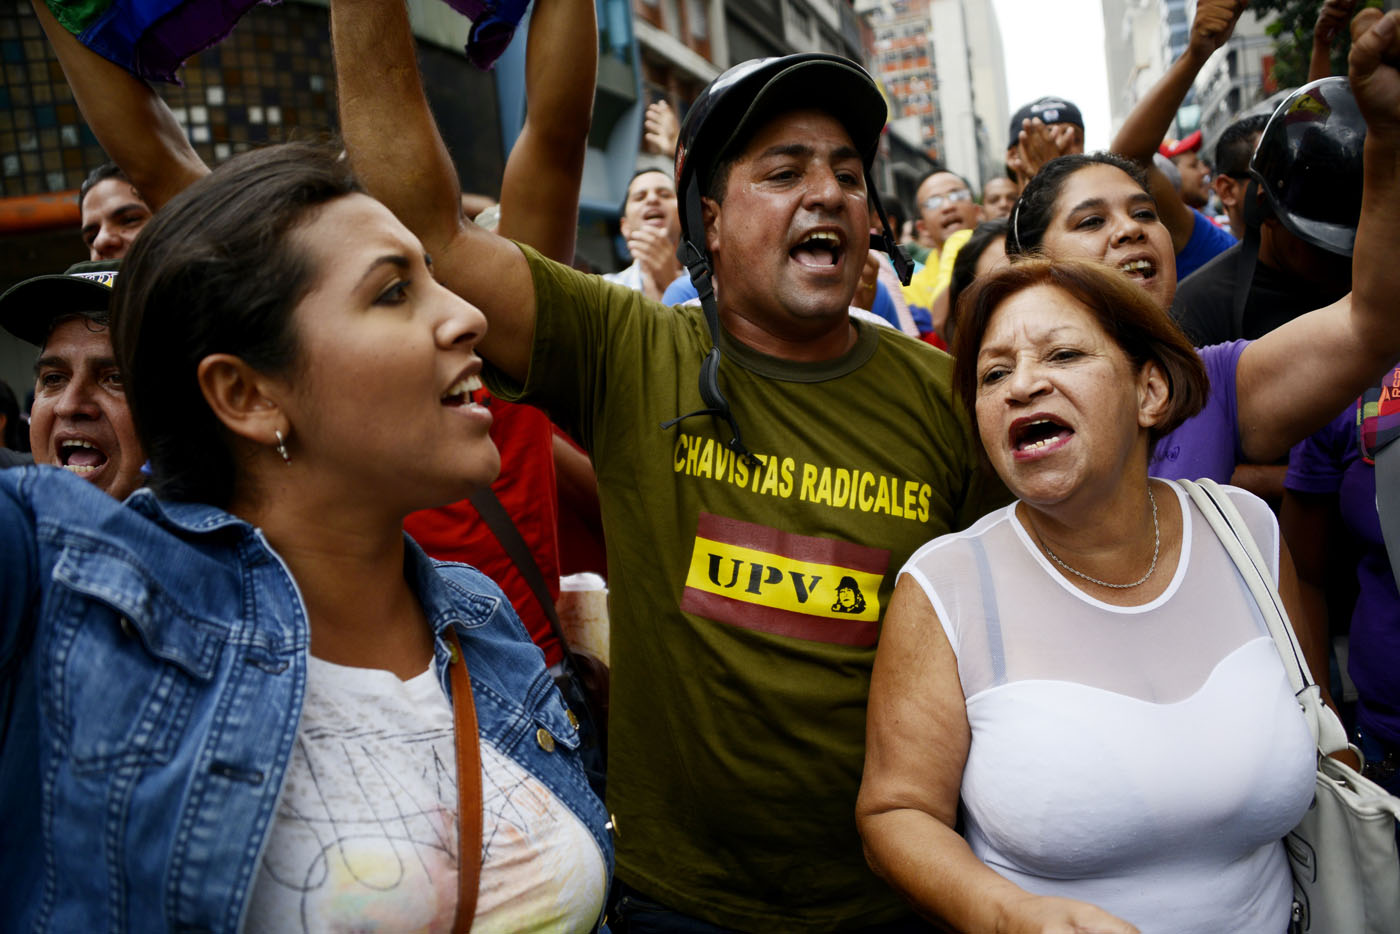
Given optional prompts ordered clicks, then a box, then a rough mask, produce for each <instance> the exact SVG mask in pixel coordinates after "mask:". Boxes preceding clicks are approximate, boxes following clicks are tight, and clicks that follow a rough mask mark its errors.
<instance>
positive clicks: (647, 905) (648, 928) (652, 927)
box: [608, 881, 935, 934]
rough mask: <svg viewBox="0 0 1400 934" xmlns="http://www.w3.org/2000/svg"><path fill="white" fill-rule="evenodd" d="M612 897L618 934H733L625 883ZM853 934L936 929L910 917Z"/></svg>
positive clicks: (611, 919) (925, 933) (917, 933)
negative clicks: (647, 895)
mask: <svg viewBox="0 0 1400 934" xmlns="http://www.w3.org/2000/svg"><path fill="white" fill-rule="evenodd" d="M613 897H614V901H613V906H612V910H611V911H609V912H608V925H609V927H610V928H611V929H612V931H614V932H615V934H732V930H731V929H730V928H724V927H719V926H718V925H714V924H711V923H710V922H708V921H701V920H700V919H699V918H692V917H690V916H689V915H684V914H681V913H680V912H679V911H675V910H673V909H671V908H667V907H666V906H665V905H662V904H660V903H658V902H654V901H652V900H651V899H649V898H647V897H646V896H645V895H643V894H642V893H640V892H638V891H637V890H636V889H634V888H632V887H631V886H630V885H626V884H624V883H622V882H617V881H614V882H613ZM853 930H854V932H855V934H932V932H933V931H934V930H935V929H934V927H933V926H932V925H930V924H929V923H928V922H926V921H921V920H919V919H918V918H914V917H909V918H905V919H903V920H901V921H891V922H889V923H886V924H877V925H874V926H873V927H867V928H858V929H853Z"/></svg>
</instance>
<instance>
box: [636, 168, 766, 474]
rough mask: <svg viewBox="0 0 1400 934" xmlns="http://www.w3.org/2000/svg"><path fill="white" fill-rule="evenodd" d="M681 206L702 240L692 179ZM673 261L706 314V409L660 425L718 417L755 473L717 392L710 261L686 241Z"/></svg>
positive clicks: (733, 447)
mask: <svg viewBox="0 0 1400 934" xmlns="http://www.w3.org/2000/svg"><path fill="white" fill-rule="evenodd" d="M682 204H683V205H684V209H685V212H686V226H687V228H688V229H689V230H695V231H700V233H701V236H703V235H704V230H705V222H704V217H703V215H702V213H701V208H700V185H699V183H698V182H697V181H696V180H695V177H694V176H691V178H690V181H689V183H688V184H687V185H686V190H685V194H684V200H683V201H682ZM676 258H677V259H679V260H680V261H681V265H683V266H684V267H685V268H686V271H687V272H689V273H690V281H691V283H693V284H694V286H695V290H696V291H697V292H698V293H700V307H701V308H702V309H703V310H704V312H705V324H706V325H707V326H708V327H709V330H710V352H709V353H708V354H707V355H706V356H705V360H704V362H703V363H701V364H700V401H701V402H703V403H704V404H705V407H704V408H703V409H696V410H695V411H694V412H687V413H686V414H684V415H677V416H676V417H675V418H671V419H667V420H666V421H664V422H662V423H661V428H662V430H663V431H664V430H666V429H668V428H671V427H673V426H675V425H677V424H679V423H680V422H682V421H684V420H685V419H687V418H693V417H695V416H697V415H715V416H718V417H719V418H722V419H724V420H725V421H726V422H728V423H729V430H730V432H731V434H732V437H730V439H729V445H728V447H729V449H730V450H731V451H733V452H734V453H735V454H737V455H738V456H739V457H742V458H743V459H744V463H746V464H748V465H749V467H750V468H753V469H755V470H757V469H759V468H760V467H762V466H763V465H762V463H761V462H760V461H759V460H758V458H757V457H755V456H754V455H753V454H752V453H750V451H749V449H748V448H746V447H745V446H744V441H743V438H742V437H741V436H740V434H739V423H738V421H736V420H735V418H734V413H733V412H732V411H731V410H730V408H729V400H728V399H726V398H725V397H724V392H723V391H722V390H721V389H720V388H719V361H720V352H719V307H718V306H717V305H716V304H715V289H714V271H713V270H711V269H710V261H709V259H708V257H707V256H706V255H705V253H704V252H702V251H701V250H700V248H699V247H697V246H696V245H695V244H694V243H693V242H691V241H690V240H689V239H686V240H683V241H682V242H681V245H680V249H678V250H677V251H676Z"/></svg>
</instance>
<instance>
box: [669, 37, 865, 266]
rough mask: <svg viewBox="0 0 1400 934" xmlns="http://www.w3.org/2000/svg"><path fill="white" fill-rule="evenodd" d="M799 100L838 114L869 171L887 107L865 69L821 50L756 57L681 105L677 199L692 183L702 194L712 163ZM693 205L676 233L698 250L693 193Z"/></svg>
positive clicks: (683, 214) (699, 232)
mask: <svg viewBox="0 0 1400 934" xmlns="http://www.w3.org/2000/svg"><path fill="white" fill-rule="evenodd" d="M804 101H811V102H812V106H813V107H814V108H815V109H819V110H825V111H827V112H829V113H830V114H831V115H832V116H833V117H835V118H836V119H837V120H839V121H841V124H842V125H843V126H844V127H845V128H846V132H847V133H849V134H850V136H851V141H852V142H853V143H855V146H856V149H857V150H858V151H859V152H860V154H861V158H862V159H863V160H864V162H865V169H866V172H867V173H869V171H870V167H871V165H872V164H873V163H874V161H875V153H876V151H877V150H878V149H879V146H880V131H881V130H882V129H884V126H885V115H886V113H887V109H886V107H885V99H884V97H883V96H882V95H881V94H880V89H879V88H878V87H876V85H875V81H874V80H873V79H872V78H871V77H870V75H869V74H868V73H867V72H866V71H865V69H864V68H862V67H860V66H859V65H857V64H856V63H855V62H853V61H850V60H849V59H845V58H841V57H839V56H836V55H827V54H825V53H822V52H807V53H801V54H798V55H784V56H782V57H779V58H755V59H750V60H749V61H747V62H741V63H740V64H738V65H735V66H734V67H733V68H731V69H729V70H728V71H726V72H725V73H724V74H722V75H720V76H719V77H718V78H716V79H715V80H714V81H711V82H710V84H709V86H708V87H706V88H705V90H703V91H701V92H700V96H699V97H698V98H696V100H695V103H693V104H691V105H690V110H688V111H687V112H686V115H685V120H684V122H682V123H681V131H680V137H679V139H678V141H677V144H676V191H677V193H679V194H680V195H681V199H682V201H683V202H686V201H687V199H686V194H687V192H688V191H689V189H690V186H691V183H692V182H693V183H694V184H695V192H696V194H697V195H701V194H705V193H706V191H707V190H708V189H709V186H710V180H711V178H712V177H713V174H714V170H715V168H716V167H717V166H718V165H719V164H720V163H721V162H722V161H724V159H725V158H726V157H730V156H733V155H734V152H735V150H737V149H738V148H739V147H740V146H742V145H743V143H744V142H745V141H746V140H747V139H748V137H749V136H750V135H751V134H752V133H753V132H754V130H756V129H757V128H758V127H759V126H761V125H762V124H763V123H764V122H766V121H767V120H768V119H770V118H771V117H773V116H775V115H777V114H779V113H781V112H783V111H787V110H794V109H797V108H799V107H801V106H803V102H804ZM871 190H872V191H873V190H874V189H873V188H871ZM687 206H689V205H687ZM694 207H695V210H694V216H693V217H691V216H689V215H690V214H691V212H690V211H688V210H683V211H682V212H681V237H682V239H685V240H690V241H691V242H692V243H695V244H696V245H697V246H698V247H700V248H701V250H702V252H703V244H704V242H705V235H704V229H703V227H702V226H701V221H700V205H699V201H698V200H697V201H696V203H695V206H694Z"/></svg>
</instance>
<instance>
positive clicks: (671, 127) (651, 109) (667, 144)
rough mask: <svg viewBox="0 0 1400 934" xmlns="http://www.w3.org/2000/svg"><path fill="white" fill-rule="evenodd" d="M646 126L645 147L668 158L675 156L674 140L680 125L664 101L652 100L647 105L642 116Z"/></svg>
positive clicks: (679, 131) (679, 130) (676, 137)
mask: <svg viewBox="0 0 1400 934" xmlns="http://www.w3.org/2000/svg"><path fill="white" fill-rule="evenodd" d="M642 124H643V126H645V128H646V132H645V134H644V136H645V138H646V144H647V149H649V150H650V151H652V152H654V153H659V154H660V155H663V156H665V157H666V158H668V159H672V158H675V155H676V140H678V139H680V135H681V125H680V123H679V122H677V120H676V112H675V111H674V110H672V109H671V105H670V104H668V103H666V102H665V101H652V102H651V103H650V104H648V105H647V111H646V115H645V116H644V117H643V118H642Z"/></svg>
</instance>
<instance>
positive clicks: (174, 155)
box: [32, 0, 209, 211]
mask: <svg viewBox="0 0 1400 934" xmlns="http://www.w3.org/2000/svg"><path fill="white" fill-rule="evenodd" d="M32 2H33V4H34V13H35V15H37V16H38V17H39V24H40V25H41V26H42V27H43V29H44V33H45V35H47V36H48V37H49V44H50V45H52V46H53V50H54V54H55V55H57V56H58V63H59V64H60V65H62V66H63V75H64V77H66V78H67V79H68V86H69V87H70V88H72V89H73V99H74V100H75V101H77V102H78V109H79V110H81V111H82V113H83V119H84V120H85V121H87V125H88V127H90V128H91V129H92V134H93V136H96V137H97V142H98V143H100V144H101V146H102V148H103V149H104V150H106V152H107V155H108V156H110V157H111V159H112V161H113V162H115V163H116V164H117V165H119V166H121V169H122V171H123V172H125V173H126V177H127V178H129V179H131V184H133V185H135V186H136V190H137V191H139V192H140V193H141V197H142V198H143V199H145V201H146V204H147V206H149V207H150V209H151V210H152V211H157V210H159V209H160V207H161V205H163V204H165V202H167V201H169V200H170V199H171V198H173V197H175V195H177V194H179V193H180V192H181V191H182V190H184V188H185V187H186V186H188V185H190V184H191V183H193V182H195V181H198V180H199V179H200V178H202V177H203V176H205V175H207V174H208V172H209V167H208V166H207V165H205V164H204V160H203V159H201V158H199V154H198V153H196V152H195V151H194V147H193V146H191V145H190V141H189V140H188V139H187V138H186V137H185V131H184V129H182V128H181V126H180V123H179V121H178V120H176V119H175V115H174V114H173V113H171V111H170V108H169V107H168V106H167V105H166V103H165V101H164V100H162V99H161V97H160V95H158V94H156V92H155V91H153V90H151V86H150V85H149V84H147V83H146V82H145V81H142V80H141V79H140V78H138V77H136V76H135V75H133V74H132V73H131V72H129V71H127V70H126V69H125V68H122V67H121V66H120V65H117V64H115V63H113V62H109V61H107V59H105V58H103V57H102V56H101V55H98V54H97V53H96V52H94V51H92V50H91V49H89V48H88V47H87V46H85V45H83V44H82V43H81V42H79V41H78V39H77V37H76V36H74V35H73V34H72V33H70V32H69V31H68V30H66V29H64V28H63V26H62V25H60V24H59V22H58V20H56V19H54V17H53V14H52V13H50V12H49V8H48V7H47V6H45V5H44V0H32Z"/></svg>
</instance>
